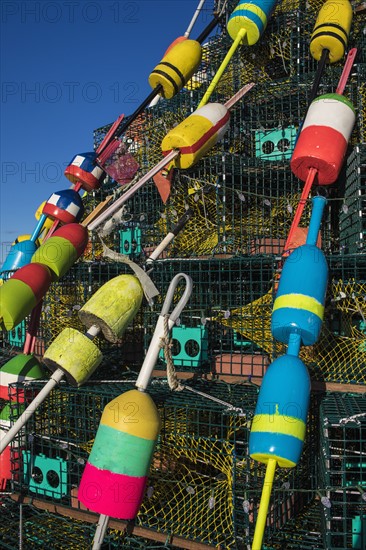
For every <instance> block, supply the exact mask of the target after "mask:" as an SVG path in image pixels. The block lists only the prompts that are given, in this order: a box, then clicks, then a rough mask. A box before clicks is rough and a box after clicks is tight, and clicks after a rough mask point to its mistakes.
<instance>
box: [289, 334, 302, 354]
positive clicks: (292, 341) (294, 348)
mask: <svg viewBox="0 0 366 550" xmlns="http://www.w3.org/2000/svg"><path fill="white" fill-rule="evenodd" d="M300 346H301V335H300V334H299V333H297V332H291V334H290V336H289V340H288V346H287V355H295V356H296V357H298V356H299V352H300Z"/></svg>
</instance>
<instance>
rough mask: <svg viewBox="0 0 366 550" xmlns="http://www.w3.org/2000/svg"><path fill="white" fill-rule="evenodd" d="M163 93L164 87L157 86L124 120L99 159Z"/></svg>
mask: <svg viewBox="0 0 366 550" xmlns="http://www.w3.org/2000/svg"><path fill="white" fill-rule="evenodd" d="M162 91H163V87H162V85H161V84H159V85H158V86H156V87H155V88H154V89H153V90H152V92H150V93H149V95H148V96H147V98H146V99H145V100H144V101H143V102H142V103H141V105H139V106H138V107H137V109H136V110H135V111H134V112H133V113H132V115H130V116H129V117H128V118H126V119H125V120H124V122H123V123H122V124H121V125H120V126H119V128H118V129H117V130H116V131H115V133H114V135H113V136H111V137H110V138H109V140H106V142H105V144H104V146H103V147H101V149H100V150H99V152H98V157H100V156H101V155H102V154H103V152H104V151H105V150H106V148H107V147H108V145H110V143H111V142H112V140H114V139H117V138H119V136H121V135H122V134H123V132H125V131H126V130H127V128H128V127H129V126H130V125H131V124H132V122H134V121H135V120H136V118H137V117H138V116H139V115H140V114H141V113H142V111H143V110H144V109H145V108H146V107H147V106H148V105H149V103H151V102H152V100H153V99H154V98H155V97H156V96H157V95H158V94H160V92H162Z"/></svg>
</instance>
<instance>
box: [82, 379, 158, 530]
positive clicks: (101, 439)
mask: <svg viewBox="0 0 366 550" xmlns="http://www.w3.org/2000/svg"><path fill="white" fill-rule="evenodd" d="M159 430H160V417H159V413H158V410H157V408H156V405H155V403H154V401H153V400H152V398H151V397H150V396H149V395H148V394H147V393H145V392H141V391H138V390H136V389H134V390H130V391H128V392H126V393H124V394H122V395H120V396H118V397H117V398H116V399H114V400H113V401H111V402H110V403H108V405H107V406H106V407H105V409H104V411H103V414H102V418H101V421H100V424H99V428H98V431H97V434H96V437H95V441H94V445H93V448H92V451H91V453H90V456H89V460H88V462H87V464H86V467H85V469H84V472H83V476H82V478H81V482H80V486H79V491H78V499H79V501H80V502H81V503H82V504H84V505H85V506H86V507H87V508H89V509H90V510H92V511H93V512H97V513H99V514H104V515H106V516H111V517H113V518H118V519H125V520H131V519H133V518H135V517H136V515H137V513H138V511H139V507H140V505H141V502H142V499H143V496H144V491H145V487H146V482H147V476H148V473H149V469H150V464H151V460H152V456H153V453H154V449H155V444H156V441H157V438H158V434H159Z"/></svg>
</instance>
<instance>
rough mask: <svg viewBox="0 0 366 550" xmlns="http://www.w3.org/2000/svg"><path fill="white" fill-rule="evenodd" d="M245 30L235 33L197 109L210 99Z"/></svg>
mask: <svg viewBox="0 0 366 550" xmlns="http://www.w3.org/2000/svg"><path fill="white" fill-rule="evenodd" d="M246 32H247V31H246V29H244V28H243V29H240V31H239V32H238V34H237V35H236V38H235V40H234V42H233V43H232V45H231V48H230V49H229V51H228V52H227V54H226V55H225V57H224V59H223V61H222V63H221V65H220V67H219V68H218V70H217V72H216V74H215V76H214V77H213V79H212V80H211V83H210V85H209V87H208V88H207V90H206V92H205V94H204V96H203V98H202V99H201V101H200V104H199V105H198V107H197V109H199V108H200V107H203V106H204V105H206V103H207V102H208V100H209V99H210V97H211V94H212V92H213V91H214V90H215V88H216V86H217V84H218V83H219V80H220V78H221V77H222V75H223V73H224V71H225V69H226V67H227V66H228V64H229V63H230V60H231V58H232V57H233V55H234V53H235V52H236V50H237V48H238V46H239V45H240V44H241V42H242V40H243V38H244V36H245V35H246Z"/></svg>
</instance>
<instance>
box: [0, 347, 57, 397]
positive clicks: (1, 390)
mask: <svg viewBox="0 0 366 550" xmlns="http://www.w3.org/2000/svg"><path fill="white" fill-rule="evenodd" d="M45 378H46V375H45V372H44V370H43V368H42V366H41V364H40V363H39V361H38V360H37V358H36V357H35V356H34V355H32V354H25V353H19V354H18V355H16V356H15V357H12V358H11V359H10V360H9V361H7V362H6V363H5V364H4V365H2V367H1V368H0V398H1V399H9V400H16V401H18V402H24V400H25V399H26V389H24V388H23V387H22V388H20V387H19V388H10V384H16V383H23V382H33V381H34V380H42V379H45Z"/></svg>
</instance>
